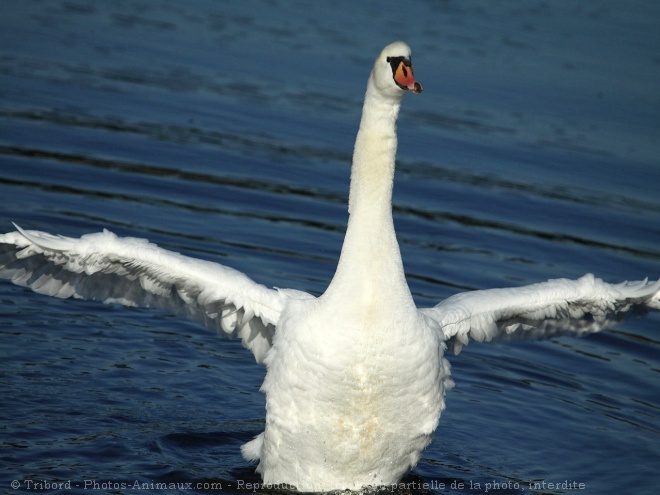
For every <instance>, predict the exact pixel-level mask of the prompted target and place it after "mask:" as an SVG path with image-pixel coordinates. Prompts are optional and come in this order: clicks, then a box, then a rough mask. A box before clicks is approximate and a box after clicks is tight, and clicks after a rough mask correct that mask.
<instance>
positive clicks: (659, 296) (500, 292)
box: [420, 275, 660, 354]
mask: <svg viewBox="0 0 660 495" xmlns="http://www.w3.org/2000/svg"><path fill="white" fill-rule="evenodd" d="M647 308H653V309H660V280H658V281H655V282H648V281H646V280H643V281H639V282H623V283H620V284H608V283H606V282H603V281H602V280H600V279H597V278H594V276H593V275H585V276H584V277H582V278H580V279H578V280H567V279H557V280H549V281H547V282H543V283H539V284H532V285H527V286H524V287H516V288H507V289H490V290H477V291H473V292H462V293H459V294H455V295H453V296H451V297H449V298H447V299H445V300H444V301H442V302H441V303H439V304H438V305H436V306H434V307H433V308H425V309H421V310H420V311H421V312H422V314H423V315H425V316H426V317H428V318H431V319H432V320H433V321H435V323H436V324H439V325H440V326H441V327H442V330H441V331H442V333H443V335H444V338H445V340H447V341H448V344H449V346H450V347H453V350H454V352H455V353H456V354H458V352H460V350H461V348H462V347H463V346H464V345H467V344H468V342H469V341H470V340H474V341H477V342H484V341H486V342H488V341H491V340H495V339H503V338H507V337H508V336H511V335H513V334H515V335H517V336H518V338H520V339H526V338H529V339H541V338H547V337H549V336H552V335H555V334H558V333H572V334H576V335H581V334H585V333H591V332H597V331H599V330H602V329H603V328H606V327H608V326H611V325H612V324H613V323H615V322H616V321H618V320H619V319H620V318H621V316H622V314H623V313H624V312H626V311H629V310H635V309H638V310H644V309H647Z"/></svg>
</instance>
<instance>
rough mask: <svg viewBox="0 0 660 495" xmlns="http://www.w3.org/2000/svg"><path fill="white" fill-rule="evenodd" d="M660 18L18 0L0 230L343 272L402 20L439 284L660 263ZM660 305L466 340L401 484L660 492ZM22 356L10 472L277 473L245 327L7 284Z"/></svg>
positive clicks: (11, 350) (15, 368) (100, 486)
mask: <svg viewBox="0 0 660 495" xmlns="http://www.w3.org/2000/svg"><path fill="white" fill-rule="evenodd" d="M659 24H660V6H659V5H657V4H656V3H653V2H647V1H644V0H632V1H627V2H614V1H603V2H589V3H587V2H573V1H569V0H565V1H564V0H559V1H554V2H543V1H534V0H533V1H526V2H489V1H486V0H482V1H466V2H464V1H445V2H436V1H433V0H426V1H424V0H420V1H417V2H400V1H397V2H375V1H374V2H372V1H364V2H353V1H347V0H339V1H334V2H332V3H330V2H304V1H298V2H284V1H272V2H271V1H256V0H253V1H242V0H241V1H238V0H237V1H223V2H215V1H210V0H208V1H204V0H196V1H195V2H168V1H164V0H163V1H157V0H154V1H149V2H134V1H112V2H102V1H88V0H66V1H52V2H42V1H26V0H5V1H4V2H2V4H0V231H3V232H4V231H9V230H13V227H12V225H11V222H12V221H14V222H16V223H18V224H20V225H21V226H22V227H24V228H29V229H37V230H46V231H51V232H56V233H61V234H64V235H68V236H79V235H82V234H84V233H88V232H96V231H100V230H101V229H103V228H108V229H110V230H112V231H114V232H115V233H117V234H119V235H124V236H135V237H146V238H149V239H150V240H151V241H153V242H156V243H158V244H159V245H160V246H162V247H164V248H167V249H171V250H174V251H179V252H182V253H185V254H187V255H190V256H194V257H198V258H203V259H208V260H213V261H217V262H220V263H223V264H226V265H229V266H232V267H234V268H237V269H239V270H242V271H244V272H245V273H247V274H248V275H249V276H251V277H252V278H253V279H255V280H257V281H258V282H261V283H264V284H266V285H268V286H279V287H293V288H296V289H302V290H306V291H309V292H311V293H314V294H320V293H322V292H323V290H324V288H325V287H326V285H327V283H328V281H329V279H330V278H331V276H332V274H333V273H334V268H335V266H336V262H337V258H338V255H339V250H340V248H341V242H342V239H343V233H344V228H345V224H346V218H347V211H346V199H347V194H348V179H349V172H350V170H349V166H350V157H351V152H352V146H353V140H354V136H355V132H356V130H357V126H358V123H359V117H360V111H361V103H362V97H363V94H364V88H365V84H366V79H367V77H368V74H369V71H370V69H371V66H372V62H373V59H374V57H375V56H376V54H377V53H378V52H379V51H380V49H381V48H382V47H383V46H384V45H385V44H387V43H389V42H391V41H394V40H396V39H404V40H405V41H407V42H408V43H409V44H410V45H411V46H412V48H413V53H414V56H413V60H414V67H415V75H416V76H417V78H418V79H419V80H420V81H421V83H422V84H423V85H424V88H425V91H424V92H423V93H422V94H421V95H407V96H406V98H405V100H404V102H403V107H402V111H401V116H400V119H399V155H398V163H397V176H396V179H395V197H394V215H395V223H396V227H397V230H398V235H399V242H400V244H401V249H402V254H403V257H404V263H405V266H406V271H407V275H408V279H409V282H410V286H411V289H412V290H413V294H414V296H415V298H416V301H417V303H418V305H420V306H431V305H434V304H436V303H437V302H438V301H440V300H442V299H443V298H445V297H447V296H450V295H451V294H454V293H456V292H460V291H465V290H474V289H485V288H491V287H503V286H516V285H524V284H528V283H533V282H538V281H543V280H546V279H548V278H559V277H567V278H577V277H579V276H581V275H583V274H584V273H587V272H592V273H595V274H596V275H597V276H598V277H601V278H603V279H605V280H607V281H611V282H616V281H622V280H626V279H628V280H638V279H643V278H645V277H651V278H658V277H660V248H659V247H658V246H660V227H659V226H660V193H659V191H660V161H659V157H660V92H658V81H660V30H659V29H658V25H659ZM659 329H660V315H659V314H658V313H650V314H648V315H646V316H645V317H642V318H638V319H632V320H629V321H626V322H623V323H622V324H621V325H619V326H618V327H617V328H616V329H613V330H611V331H607V332H604V333H601V334H597V335H593V336H590V337H588V338H582V339H575V338H570V337H562V338H556V339H552V340H549V341H545V342H502V343H493V344H472V345H470V346H469V347H467V348H466V349H465V350H464V351H463V352H462V353H461V354H460V355H459V356H456V357H452V358H451V363H452V369H453V373H454V378H455V380H456V382H457V386H456V388H455V389H454V390H453V391H452V392H450V393H449V395H448V400H447V403H448V408H447V410H446V411H445V412H444V413H443V415H442V419H441V422H440V426H439V428H438V430H437V432H436V434H435V439H434V442H433V444H432V445H431V446H430V447H429V448H428V449H427V451H426V452H425V454H424V457H423V459H422V461H421V462H420V463H419V465H418V466H417V467H416V469H415V470H414V472H413V473H412V474H411V475H410V476H408V477H407V478H406V479H405V480H404V482H405V483H407V485H406V486H405V487H404V491H405V489H406V488H408V489H410V491H412V492H415V493H428V492H429V491H430V492H434V493H443V494H444V493H450V494H470V495H472V494H481V493H496V494H519V493H523V492H524V493H539V494H540V493H543V494H559V493H579V494H585V493H589V494H592V493H593V494H606V493H612V494H622V493H631V494H635V495H643V494H652V493H657V490H658V489H660V483H659V481H658V480H659V478H658V465H660V421H659V420H658V413H659V410H660V399H659V397H660V394H659V393H658V392H659V387H658V378H659V374H658V373H659V371H660V357H659V356H660V354H659V353H658V349H659V340H660V339H659V337H658V335H659V333H658V330H659ZM0 353H1V354H0V356H1V360H0V362H1V364H0V393H1V396H2V401H1V402H0V420H1V421H0V424H1V425H2V427H1V428H0V442H1V445H2V448H1V450H0V490H2V491H3V492H12V493H23V492H26V493H28V492H29V493H31V492H32V491H34V490H39V489H41V492H42V493H43V492H48V493H89V492H90V491H92V490H95V491H101V492H105V493H135V492H136V485H135V483H138V485H139V486H142V487H143V488H146V489H149V490H151V491H158V492H161V493H190V492H191V491H192V492H202V493H211V492H212V493H218V491H219V490H220V488H222V491H224V492H240V493H245V492H246V491H247V490H248V489H251V488H254V486H253V485H249V483H258V482H259V477H258V476H257V475H255V474H254V466H253V465H252V464H250V463H248V462H246V461H245V460H243V459H242V457H241V456H240V451H239V449H240V446H241V445H242V444H243V443H245V442H246V441H249V440H250V439H251V438H252V437H253V436H254V435H256V434H258V433H259V432H260V431H262V429H263V425H264V420H263V418H264V416H265V411H264V398H263V396H262V394H261V393H260V392H259V387H260V384H261V381H262V379H263V376H264V369H263V368H262V367H260V366H258V365H256V364H255V363H254V358H253V356H252V355H251V354H250V353H249V352H247V351H245V350H244V349H243V348H242V347H241V345H240V343H239V342H234V341H228V340H222V339H220V338H219V337H218V336H217V335H215V334H213V333H212V332H210V331H208V330H206V329H204V328H201V327H199V326H197V325H196V324H194V323H190V322H187V321H183V320H181V319H178V318H174V317H172V316H171V315H169V314H166V313H161V312H153V311H146V310H136V309H126V308H121V307H114V306H104V305H101V304H97V303H91V302H81V301H70V300H58V299H52V298H47V297H44V296H39V295H36V294H33V293H32V292H30V291H29V290H26V289H23V288H20V287H15V286H13V285H11V284H9V283H1V284H0ZM12 482H14V483H15V485H12ZM67 482H69V483H70V486H67V485H66V483H67ZM177 482H178V483H187V482H190V483H193V489H192V490H186V489H184V488H185V487H180V488H179V489H176V488H171V489H170V488H167V489H165V488H163V485H159V484H161V483H166V484H167V483H177ZM39 483H41V484H39ZM62 483H64V484H63V485H62ZM143 484H144V485H143ZM569 484H570V485H569ZM14 486H16V487H17V489H16V490H12V488H13V487H14Z"/></svg>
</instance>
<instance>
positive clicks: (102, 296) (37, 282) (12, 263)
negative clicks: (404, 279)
mask: <svg viewBox="0 0 660 495" xmlns="http://www.w3.org/2000/svg"><path fill="white" fill-rule="evenodd" d="M17 228H18V227H17ZM18 229H19V231H18V232H11V233H9V234H3V235H0V278H6V279H10V280H11V281H12V282H14V283H15V284H18V285H22V286H27V287H30V288H32V289H33V290H34V291H35V292H39V293H41V294H46V295H49V296H55V297H60V298H68V297H74V298H79V299H92V300H96V301H101V302H105V303H118V304H123V305H125V306H135V307H146V308H161V309H166V310H169V311H172V312H173V313H175V314H179V315H182V316H186V317H188V318H190V319H193V320H196V321H200V322H202V323H204V324H205V325H206V326H208V327H211V328H213V329H215V330H217V331H218V333H220V334H221V335H225V336H228V337H235V338H240V339H241V340H242V342H243V345H244V346H245V347H247V348H248V349H249V350H251V351H252V353H253V354H254V356H255V358H256V360H257V361H258V362H261V361H262V360H263V358H264V357H265V355H266V352H267V351H268V349H269V348H270V345H271V342H272V337H273V334H274V332H275V326H276V324H277V322H278V320H279V316H280V312H281V311H282V308H283V307H284V304H285V301H286V299H287V298H288V297H302V296H306V297H311V296H309V295H307V294H302V293H297V291H292V290H287V289H284V290H277V289H268V288H266V287H265V286H263V285H261V284H257V283H256V282H254V281H252V280H251V279H250V278H249V277H247V276H246V275H244V274H243V273H241V272H239V271H237V270H234V269H232V268H229V267H226V266H223V265H221V264H219V263H212V262H209V261H203V260H197V259H194V258H189V257H187V256H183V255H181V254H178V253H174V252H171V251H167V250H165V249H162V248H159V247H158V246H156V245H155V244H151V243H149V242H147V241H146V240H144V239H135V238H120V237H117V236H116V235H114V234H113V233H111V232H108V231H107V230H106V231H104V232H102V233H97V234H88V235H84V236H82V237H81V238H79V239H73V238H69V237H63V236H54V235H51V234H47V233H45V232H38V231H24V230H22V229H20V228H18Z"/></svg>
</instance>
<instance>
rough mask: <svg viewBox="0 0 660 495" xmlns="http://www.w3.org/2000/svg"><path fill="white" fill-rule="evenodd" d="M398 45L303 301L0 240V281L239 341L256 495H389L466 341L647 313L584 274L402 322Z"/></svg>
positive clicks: (407, 73)
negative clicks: (257, 408) (252, 376)
mask: <svg viewBox="0 0 660 495" xmlns="http://www.w3.org/2000/svg"><path fill="white" fill-rule="evenodd" d="M422 91H423V87H422V85H421V84H420V83H419V82H418V81H417V79H416V78H415V76H414V74H413V67H412V55H411V50H410V48H409V46H408V45H407V44H406V43H404V42H402V41H397V42H394V43H391V44H389V45H387V46H386V47H385V48H384V49H383V50H382V51H381V52H380V54H379V55H378V56H377V58H376V60H375V62H374V66H373V69H372V71H371V73H370V76H369V78H368V82H367V89H366V93H365V97H364V104H363V108H362V117H361V121H360V127H359V130H358V133H357V137H356V140H355V147H354V152H353V160H352V168H351V177H350V190H349V198H348V223H347V227H346V232H345V238H344V241H343V245H342V248H341V253H340V256H339V260H338V263H337V268H336V271H335V273H334V276H333V277H332V279H331V280H330V282H329V284H328V286H327V289H326V290H325V291H324V292H323V293H322V294H321V295H319V296H313V295H311V294H309V293H307V292H304V291H301V290H294V289H287V288H268V287H266V286H264V285H262V284H259V283H257V282H255V281H253V280H252V279H251V278H250V277H248V276H247V275H245V274H244V273H242V272H240V271H238V270H235V269H233V268H230V267H228V266H225V265H222V264H219V263H215V262H211V261H205V260H198V259H193V258H191V257H188V256H185V255H182V254H179V253H176V252H171V251H168V250H165V249H163V248H160V247H158V246H157V245H155V244H153V243H150V242H149V241H147V240H145V239H138V238H131V237H124V238H122V237H118V236H116V235H115V234H113V233H112V232H110V231H108V230H103V231H102V232H98V233H92V234H86V235H83V236H81V237H80V238H71V237H65V236H62V235H52V234H49V233H45V232H40V231H34V230H24V229H22V228H21V227H19V226H18V225H16V224H14V225H15V227H16V231H14V232H10V233H7V234H2V235H0V278H5V279H8V280H10V281H11V282H13V283H15V284H17V285H21V286H27V287H30V288H32V289H33V290H34V291H36V292H37V293H41V294H46V295H49V296H55V297H60V298H69V297H72V298H79V299H90V300H96V301H102V302H104V303H114V304H120V305H125V306H130V307H147V308H161V309H165V310H168V311H171V312H173V313H175V314H177V315H181V316H184V317H187V318H190V319H193V320H195V321H199V322H201V323H203V324H205V325H206V326H208V327H210V328H213V329H215V330H217V331H218V333H220V334H221V335H223V336H226V337H232V338H237V339H241V341H242V343H243V345H244V347H246V348H247V349H248V350H249V351H251V352H252V353H253V355H254V357H255V360H256V361H257V362H258V363H262V364H264V365H265V366H266V375H265V378H264V382H263V385H262V391H263V392H264V393H265V396H266V417H265V428H264V431H263V432H262V433H260V434H259V435H258V436H256V437H255V438H254V439H253V440H251V441H249V442H248V443H246V444H245V445H243V446H242V448H241V450H242V454H243V456H244V457H245V458H246V459H248V460H250V461H254V462H255V463H257V466H256V470H257V472H258V473H260V475H261V477H262V479H263V483H264V485H267V486H286V487H289V488H294V489H297V490H300V491H329V490H337V489H349V490H356V489H360V488H363V487H369V486H371V487H374V486H384V485H388V486H389V485H392V484H395V483H397V482H398V481H400V480H401V479H402V478H403V477H404V476H405V475H406V474H407V473H408V472H409V471H410V470H411V469H413V468H414V467H415V465H416V464H417V462H418V461H419V459H420V457H421V455H422V452H423V451H424V449H425V448H426V447H427V446H428V445H429V443H430V442H431V440H432V437H433V433H434V431H435V429H436V427H437V426H438V423H439V420H440V416H441V413H442V411H443V410H444V409H445V396H446V393H447V391H449V390H450V389H451V388H452V386H453V380H452V377H451V369H450V364H449V362H448V360H447V358H446V353H447V352H448V351H450V350H452V351H453V352H454V353H455V354H457V353H458V352H460V350H461V348H462V347H463V346H465V345H467V344H468V342H470V341H476V342H484V341H492V340H495V339H498V338H506V337H507V336H509V335H515V334H523V335H526V336H532V337H535V338H541V337H543V336H548V335H554V334H557V333H564V332H566V333H572V334H577V335H581V334H585V333H591V332H596V331H600V330H602V329H604V328H606V327H608V326H610V325H611V324H613V323H614V322H616V320H617V319H618V318H619V317H620V314H621V313H623V312H626V311H628V310H630V309H636V308H644V309H646V308H649V309H660V280H658V281H655V282H650V281H649V280H648V279H645V280H641V281H634V282H622V283H615V284H612V283H606V282H604V281H603V280H601V279H599V278H596V277H595V276H593V275H591V274H587V275H584V276H583V277H581V278H579V279H576V280H569V279H554V280H548V281H546V282H541V283H535V284H532V285H527V286H522V287H513V288H502V289H486V290H474V291H468V292H462V293H458V294H455V295H453V296H450V297H449V298H447V299H445V300H443V301H442V302H440V303H439V304H437V305H436V306H434V307H429V308H418V307H417V306H416V304H415V302H414V300H413V296H412V294H411V291H410V289H409V286H408V283H407V281H406V276H405V272H404V266H403V262H402V258H401V253H400V250H399V245H398V243H397V238H396V233H395V229H394V224H393V219H392V190H393V180H394V173H395V158H396V150H397V129H396V122H397V117H398V114H399V110H400V106H401V102H402V98H403V96H404V95H405V94H406V93H408V92H411V93H414V94H419V93H421V92H422Z"/></svg>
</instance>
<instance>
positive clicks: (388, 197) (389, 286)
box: [324, 78, 412, 305]
mask: <svg viewBox="0 0 660 495" xmlns="http://www.w3.org/2000/svg"><path fill="white" fill-rule="evenodd" d="M400 101H401V95H397V96H396V97H392V96H390V97H386V96H383V95H382V94H379V93H378V91H377V90H376V89H375V87H374V84H373V82H372V79H371V78H370V79H369V84H368V85H367V93H366V96H365V101H364V106H363V109H362V120H361V122H360V130H359V131H358V134H357V138H356V140H355V150H354V152H353V166H352V169H351V187H350V194H349V220H348V227H347V230H346V237H345V239H344V245H343V247H342V251H341V257H340V259H339V263H338V266H337V271H336V273H335V276H334V277H333V279H332V282H331V283H330V286H329V287H328V290H327V291H326V293H325V295H324V297H339V298H342V299H347V298H351V300H352V301H354V302H355V303H356V304H362V305H364V304H374V303H375V304H380V305H382V304H389V303H390V302H391V303H393V304H394V303H396V304H398V305H401V304H406V303H410V304H412V298H411V296H410V291H409V289H408V285H407V283H406V280H405V276H404V272H403V263H402V261H401V254H400V252H399V245H398V243H397V240H396V235H395V232H394V224H393V221H392V185H393V180H394V163H395V157H396V148H397V138H396V119H397V116H398V113H399V106H400ZM390 300H391V301H390ZM395 300H396V301H395Z"/></svg>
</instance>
